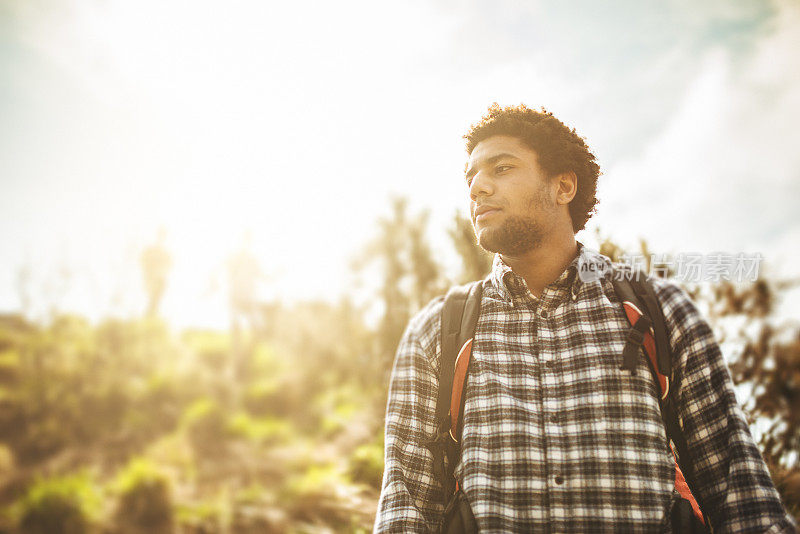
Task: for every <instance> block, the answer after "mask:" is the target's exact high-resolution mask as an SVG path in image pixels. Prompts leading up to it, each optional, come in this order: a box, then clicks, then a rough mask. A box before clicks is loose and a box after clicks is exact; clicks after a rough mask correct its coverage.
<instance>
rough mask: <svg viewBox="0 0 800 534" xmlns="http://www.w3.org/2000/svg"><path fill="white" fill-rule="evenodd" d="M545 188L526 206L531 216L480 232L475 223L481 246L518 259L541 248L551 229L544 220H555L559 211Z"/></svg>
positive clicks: (512, 218) (515, 218)
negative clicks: (554, 217)
mask: <svg viewBox="0 0 800 534" xmlns="http://www.w3.org/2000/svg"><path fill="white" fill-rule="evenodd" d="M547 193H548V192H547V189H546V187H544V186H542V187H541V188H540V189H539V190H538V191H536V192H535V193H534V194H532V195H531V196H530V197H529V199H528V202H527V203H526V204H527V211H528V213H531V214H537V216H536V217H534V216H532V215H511V216H509V217H507V218H506V219H505V220H503V221H502V222H501V223H500V225H499V226H497V227H489V228H484V229H483V231H482V232H480V233H478V229H477V227H476V226H475V221H474V220H473V223H472V224H473V228H474V229H475V234H476V237H477V240H478V245H480V247H481V248H483V249H484V250H486V251H487V252H497V253H499V254H502V255H505V256H519V255H521V254H524V253H525V252H528V251H530V250H534V249H536V248H539V247H540V246H542V243H543V242H544V240H545V237H546V236H547V234H548V233H549V232H550V231H551V229H550V228H549V227H547V226H545V225H544V224H543V223H542V221H543V220H552V219H553V216H554V215H555V212H556V203H555V200H554V199H552V198H550V197H549V196H548V194H547Z"/></svg>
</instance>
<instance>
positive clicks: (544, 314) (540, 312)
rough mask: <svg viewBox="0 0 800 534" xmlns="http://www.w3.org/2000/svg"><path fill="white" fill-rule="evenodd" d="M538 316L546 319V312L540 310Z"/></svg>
mask: <svg viewBox="0 0 800 534" xmlns="http://www.w3.org/2000/svg"><path fill="white" fill-rule="evenodd" d="M539 316H540V317H547V310H540V311H539Z"/></svg>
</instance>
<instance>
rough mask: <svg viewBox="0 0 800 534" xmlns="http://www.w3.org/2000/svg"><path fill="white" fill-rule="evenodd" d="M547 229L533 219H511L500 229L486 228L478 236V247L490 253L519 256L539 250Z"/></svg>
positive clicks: (516, 217)
mask: <svg viewBox="0 0 800 534" xmlns="http://www.w3.org/2000/svg"><path fill="white" fill-rule="evenodd" d="M544 235H545V229H544V227H543V226H542V224H541V223H539V221H537V220H536V219H534V218H533V217H521V216H514V217H509V218H508V219H506V220H505V221H503V223H502V224H501V225H500V226H499V227H498V228H486V229H485V230H484V231H483V232H481V233H480V235H478V245H480V246H481V248H483V249H484V250H486V251H488V252H498V253H500V254H503V255H506V256H519V255H521V254H524V253H525V252H528V251H529V250H533V249H535V248H539V247H540V246H541V245H542V242H543V241H544Z"/></svg>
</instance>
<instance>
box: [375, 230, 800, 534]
mask: <svg viewBox="0 0 800 534" xmlns="http://www.w3.org/2000/svg"><path fill="white" fill-rule="evenodd" d="M579 248H580V252H579V254H578V256H577V257H576V258H575V260H574V261H573V262H572V264H571V265H570V266H569V268H568V269H567V270H565V271H564V273H562V275H561V276H560V277H559V278H558V280H556V281H555V282H553V283H552V284H550V285H548V286H547V287H546V288H545V289H544V291H543V293H542V295H541V297H539V298H536V297H534V296H533V295H532V294H531V293H530V292H529V291H528V290H527V287H526V285H525V282H524V280H523V279H522V278H521V277H519V276H518V275H516V274H515V273H513V272H512V271H511V270H510V269H509V268H508V267H507V266H506V265H505V264H504V263H503V262H502V261H501V260H500V257H499V256H497V257H496V258H495V262H494V266H493V269H492V272H491V273H490V275H489V276H488V277H487V278H486V279H485V280H484V281H483V297H482V302H481V306H482V307H481V314H480V317H479V320H478V324H477V327H476V331H475V341H474V345H473V352H472V363H471V364H470V372H469V381H468V383H467V387H466V401H465V407H464V430H463V436H462V453H461V461H460V462H459V463H458V464H457V466H456V468H455V475H456V479H457V480H459V482H460V485H461V488H462V489H463V490H464V492H465V493H466V495H467V497H468V500H469V502H470V504H471V506H472V510H473V513H474V514H475V518H476V520H477V522H478V525H479V528H480V530H481V532H532V531H533V532H625V533H634V532H647V533H652V532H671V527H670V524H669V510H670V507H671V505H672V503H673V502H674V500H675V499H676V496H677V494H676V493H675V492H674V478H675V472H674V466H673V460H672V457H671V455H670V453H669V452H668V448H667V444H666V443H667V442H666V434H665V430H664V426H663V422H662V419H661V414H660V409H659V403H658V397H659V392H658V390H657V386H656V384H655V382H654V380H653V378H652V375H651V374H650V371H649V369H648V367H647V365H648V364H647V362H646V361H645V356H642V357H641V359H640V363H639V366H638V368H637V369H636V370H635V372H630V371H627V370H621V369H620V367H621V363H622V360H621V359H622V349H623V346H624V343H625V339H626V334H627V332H628V330H629V328H630V324H629V323H628V322H627V319H626V318H625V315H624V313H623V311H622V306H621V303H620V300H619V299H618V298H617V296H616V294H615V292H614V290H613V287H612V285H611V279H610V276H611V274H610V273H609V272H608V270H607V271H606V274H605V275H604V276H603V277H601V278H599V279H598V280H595V281H587V282H585V281H582V280H581V277H580V276H577V269H578V264H579V260H580V261H588V262H603V263H606V264H610V260H608V258H606V257H605V256H601V255H600V254H598V253H596V252H594V251H591V250H589V249H586V248H585V247H582V246H580V245H579ZM655 288H656V293H657V296H658V298H659V300H660V304H661V306H662V309H663V311H664V315H665V318H666V321H667V327H668V330H669V338H670V345H671V347H672V350H673V366H674V367H675V375H676V382H678V383H679V384H680V385H679V390H677V399H678V404H679V407H678V410H679V417H680V421H681V425H682V428H683V432H684V434H685V436H686V440H687V442H688V445H689V447H690V450H691V451H692V453H693V455H694V460H695V461H694V468H695V470H696V478H697V482H698V486H699V487H697V488H696V489H695V491H696V495H697V496H698V498H699V499H698V500H700V502H702V503H703V505H704V507H705V509H704V511H705V513H706V516H707V518H708V519H710V521H711V524H712V525H713V527H714V530H715V532H717V533H720V532H769V533H778V532H794V531H795V530H794V526H793V520H792V519H791V518H790V517H789V516H788V515H787V514H786V512H785V510H784V509H783V506H782V504H781V501H780V498H779V496H778V493H777V491H776V490H775V488H774V486H773V484H772V481H771V479H770V476H769V474H768V471H767V469H766V466H765V464H764V461H763V460H762V458H761V454H760V452H759V450H758V448H757V447H756V445H755V444H754V442H753V439H752V437H751V435H750V431H749V429H748V426H747V423H746V420H745V418H744V416H743V413H742V411H741V410H740V408H739V406H738V404H737V402H736V397H735V395H734V389H733V384H732V381H731V378H730V374H729V372H728V369H727V367H726V365H725V361H724V359H723V356H722V354H721V353H720V350H719V347H718V345H717V343H716V341H715V340H714V336H713V334H712V332H711V329H710V328H709V326H708V324H707V323H706V321H705V320H704V319H703V318H702V317H701V315H700V314H699V312H698V311H697V309H696V308H695V306H694V304H693V303H692V302H691V300H690V299H689V298H688V297H687V295H686V294H685V293H684V292H683V290H681V289H680V288H679V287H678V286H676V285H675V284H674V283H672V282H669V281H666V280H663V279H657V280H656V281H655ZM442 303H443V299H442V298H438V299H436V300H434V301H433V302H431V303H430V304H429V305H428V306H427V307H425V308H424V309H423V310H422V311H421V312H419V313H418V314H417V315H416V316H415V317H414V318H413V319H412V320H411V322H410V323H409V325H408V328H407V329H406V332H405V334H404V336H403V339H402V341H401V342H400V346H399V348H398V351H397V357H396V360H395V364H394V369H393V373H392V382H391V387H390V393H389V401H388V407H387V412H386V449H385V454H386V456H385V458H386V465H385V471H384V475H383V489H382V492H381V498H380V504H379V507H378V515H377V517H376V521H375V532H427V531H429V530H431V529H434V528H435V527H436V525H437V523H438V522H439V520H440V518H441V514H442V511H443V503H442V496H441V486H440V485H439V484H438V482H437V481H435V480H434V478H433V476H432V456H431V453H430V452H429V451H428V449H427V448H425V446H424V443H425V442H426V441H427V440H429V439H431V438H432V437H433V436H434V435H435V433H436V421H435V410H436V397H437V388H438V365H439V358H440V350H441V348H440V335H439V330H440V314H441V310H442Z"/></svg>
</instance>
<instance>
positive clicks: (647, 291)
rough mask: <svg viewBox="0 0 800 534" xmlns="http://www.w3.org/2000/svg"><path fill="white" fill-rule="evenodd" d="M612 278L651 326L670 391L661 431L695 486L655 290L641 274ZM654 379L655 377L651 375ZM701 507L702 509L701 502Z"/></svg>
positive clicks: (617, 274)
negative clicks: (665, 435)
mask: <svg viewBox="0 0 800 534" xmlns="http://www.w3.org/2000/svg"><path fill="white" fill-rule="evenodd" d="M613 274H614V276H613V278H612V280H613V282H612V283H613V285H614V291H615V292H616V293H617V296H618V297H620V300H628V301H630V302H633V303H634V304H636V306H637V307H638V308H639V309H640V310H641V312H642V314H643V316H647V317H649V319H650V320H649V323H650V324H651V325H652V327H653V334H654V336H653V337H654V338H655V344H656V360H657V361H658V371H659V372H660V373H661V374H663V375H665V376H667V377H669V381H670V388H669V391H668V394H667V396H666V398H664V399H662V400H661V401H660V403H659V404H660V407H661V418H662V419H663V421H664V428H665V430H666V433H667V439H668V440H669V441H671V442H672V443H673V444H674V446H675V449H677V453H678V463H679V465H680V467H681V471H682V472H683V475H684V477H685V479H686V482H687V484H689V487H690V488H693V487H697V485H696V484H695V483H694V470H693V463H694V462H693V460H692V458H691V455H690V454H689V446H688V444H687V443H686V439H685V438H684V436H683V432H682V431H681V427H680V423H679V422H678V410H677V403H676V402H677V399H676V398H675V396H676V395H677V391H678V387H677V383H676V382H675V381H674V380H673V379H674V375H673V373H672V349H671V348H670V344H669V337H668V336H669V334H668V331H667V322H666V319H665V318H664V312H663V310H662V309H661V305H660V304H659V302H658V298H657V297H656V293H655V290H654V289H653V284H652V282H651V281H650V280H649V279H648V278H647V275H645V274H644V273H642V272H641V271H634V272H633V273H630V272H625V271H621V272H615V273H613ZM637 351H638V347H637ZM645 360H647V362H648V367H650V368H651V371H652V372H653V373H655V369H652V363H651V362H650V358H645ZM654 376H655V374H654ZM693 494H694V496H695V498H696V499H698V501H699V496H698V495H697V493H695V492H693ZM700 508H701V509H703V505H702V503H700Z"/></svg>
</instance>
